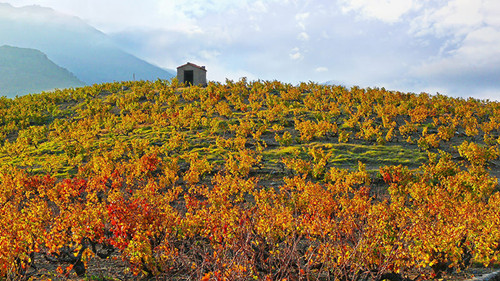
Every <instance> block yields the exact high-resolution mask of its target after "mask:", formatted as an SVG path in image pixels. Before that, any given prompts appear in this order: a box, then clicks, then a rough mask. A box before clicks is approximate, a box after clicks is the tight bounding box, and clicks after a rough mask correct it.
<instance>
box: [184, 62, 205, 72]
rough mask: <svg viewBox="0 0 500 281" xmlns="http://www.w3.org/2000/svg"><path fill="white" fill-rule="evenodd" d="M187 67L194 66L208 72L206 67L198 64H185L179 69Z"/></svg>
mask: <svg viewBox="0 0 500 281" xmlns="http://www.w3.org/2000/svg"><path fill="white" fill-rule="evenodd" d="M187 65H190V66H193V67H196V68H199V69H201V70H203V71H207V70H206V69H205V67H204V66H199V65H196V64H194V63H190V62H188V63H186V64H183V65H181V66H179V67H177V68H181V67H184V66H187Z"/></svg>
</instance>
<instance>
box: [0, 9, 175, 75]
mask: <svg viewBox="0 0 500 281" xmlns="http://www.w3.org/2000/svg"><path fill="white" fill-rule="evenodd" d="M0 45H10V46H16V47H21V48H31V49H37V50H39V51H41V52H43V53H45V54H46V55H47V57H48V58H49V59H50V60H52V61H53V62H54V63H55V64H57V65H59V66H61V67H63V68H65V69H67V70H68V71H70V72H71V73H73V74H74V75H75V76H76V77H77V78H78V79H79V80H81V81H83V82H84V83H85V84H88V85H90V84H95V83H103V82H112V81H123V80H133V79H134V78H135V79H136V80H156V79H157V78H162V79H169V78H172V77H173V76H174V75H173V74H172V73H170V72H168V71H167V70H165V69H162V68H160V67H158V66H155V65H153V64H150V63H148V62H146V61H144V60H141V59H139V58H137V57H135V56H133V55H131V54H129V53H127V52H125V51H123V50H122V49H121V48H120V46H118V45H116V44H114V43H113V41H112V40H111V39H110V38H109V37H108V36H107V35H106V34H104V33H102V32H100V31H99V30H97V29H95V28H93V27H92V26H90V25H88V24H87V23H86V22H84V21H83V20H82V19H80V18H78V17H72V16H68V15H64V14H61V13H59V12H57V11H55V10H53V9H50V8H44V7H40V6H26V7H20V8H17V7H13V6H11V5H10V4H5V3H0ZM0 67H1V66H0ZM0 79H2V78H1V77H0Z"/></svg>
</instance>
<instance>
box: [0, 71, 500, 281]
mask: <svg viewBox="0 0 500 281" xmlns="http://www.w3.org/2000/svg"><path fill="white" fill-rule="evenodd" d="M0 124H1V127H0V134H1V138H0V141H1V143H0V208H1V210H0V214H1V219H0V279H19V278H26V279H28V278H31V277H32V278H73V277H76V276H77V275H78V276H83V275H85V274H87V275H88V276H92V274H95V273H93V272H92V269H91V267H90V266H89V265H90V264H92V262H94V261H96V260H98V261H99V262H100V263H102V264H106V263H107V262H109V263H110V264H113V263H115V262H119V263H120V264H122V265H124V266H125V267H126V270H125V271H124V272H122V273H117V274H129V275H130V276H132V275H137V276H146V277H155V276H156V277H159V278H167V279H173V278H187V279H194V280H200V279H201V280H250V279H259V280H282V279H285V278H286V279H287V280H299V279H300V280H317V279H319V280H407V279H405V278H412V279H413V278H416V277H419V276H420V278H422V279H426V278H439V277H440V276H442V275H443V274H445V273H447V272H450V271H459V270H464V269H466V268H468V267H469V266H471V265H472V264H478V263H480V264H484V265H489V264H493V265H494V264H498V258H499V257H500V193H499V185H498V176H499V168H498V165H499V164H500V162H499V159H498V158H499V145H500V137H499V136H500V134H499V133H500V130H499V129H500V104H499V103H498V102H490V101H482V100H476V99H472V98H470V99H460V98H451V97H447V96H444V95H439V94H438V95H429V94H425V93H422V94H411V93H401V92H393V91H387V90H385V89H378V88H375V89H370V88H368V89H361V88H358V87H353V88H351V89H347V88H345V87H342V86H324V85H318V84H314V83H301V84H300V85H298V86H292V85H290V84H285V83H281V82H278V81H254V82H247V81H246V80H245V79H241V80H240V81H237V82H234V81H230V80H227V81H226V83H224V84H221V83H213V82H210V83H209V84H208V86H207V87H205V88H200V87H195V86H193V87H185V85H179V84H178V82H177V81H176V80H175V79H173V80H172V81H164V80H157V81H155V82H148V81H137V82H122V83H110V84H100V85H94V86H88V87H83V88H76V89H66V90H57V91H55V92H50V93H42V94H37V95H27V96H23V97H18V98H16V99H7V98H2V99H0ZM51 267H53V268H54V270H51V269H50V268H51ZM115 270H121V269H120V267H117V268H116V269H115ZM122 271H123V270H122Z"/></svg>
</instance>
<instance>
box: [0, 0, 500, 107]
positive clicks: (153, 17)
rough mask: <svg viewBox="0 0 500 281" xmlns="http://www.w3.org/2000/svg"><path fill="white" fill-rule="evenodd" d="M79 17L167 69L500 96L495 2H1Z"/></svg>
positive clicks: (499, 15) (498, 7)
mask: <svg viewBox="0 0 500 281" xmlns="http://www.w3.org/2000/svg"><path fill="white" fill-rule="evenodd" d="M0 2H2V0H0ZM3 2H6V3H10V4H12V5H13V6H16V7H20V6H25V5H32V4H37V5H41V6H45V7H51V8H53V9H55V10H57V11H60V12H62V13H65V14H69V15H75V16H78V17H80V18H82V19H83V20H85V21H86V22H87V23H89V24H91V25H92V26H94V27H96V28H97V29H99V30H101V31H103V32H104V33H107V34H109V35H110V36H111V37H112V38H113V39H114V40H116V41H117V42H118V43H119V44H120V45H121V46H122V47H123V48H124V49H125V50H127V51H129V52H131V53H133V54H135V55H136V56H138V57H140V58H143V59H145V60H147V61H149V62H151V63H154V64H156V65H159V66H161V67H165V68H170V69H175V68H176V67H177V66H179V65H181V64H184V63H185V62H187V61H190V62H193V63H197V64H200V65H205V66H206V67H207V69H208V73H207V75H208V79H209V80H218V81H224V80H225V79H226V78H229V79H233V80H238V79H239V78H240V77H247V78H248V79H249V80H254V79H264V80H274V79H277V80H281V81H284V82H291V83H294V84H295V83H298V82H301V81H305V82H307V81H310V80H311V81H316V82H326V81H333V82H334V83H336V84H343V85H347V86H350V85H359V86H361V87H385V88H386V89H389V90H400V91H405V92H406V91H410V92H415V93H420V92H428V93H431V94H434V93H436V92H440V93H442V94H447V95H451V96H462V97H468V96H474V97H477V98H489V99H497V100H500V1H499V0H448V1H445V0H309V1H307V0H266V1H252V0H205V1H203V0H189V1H188V0H141V1H138V0H85V1H80V0H39V1H32V0H10V1H7V0H3Z"/></svg>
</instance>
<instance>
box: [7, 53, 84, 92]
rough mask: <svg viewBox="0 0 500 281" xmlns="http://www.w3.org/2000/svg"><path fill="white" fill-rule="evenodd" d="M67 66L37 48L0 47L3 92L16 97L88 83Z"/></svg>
mask: <svg viewBox="0 0 500 281" xmlns="http://www.w3.org/2000/svg"><path fill="white" fill-rule="evenodd" d="M84 85H85V83H83V82H82V81H80V80H79V79H78V78H76V76H74V75H73V74H72V73H71V72H69V71H68V70H67V69H64V68H62V67H60V66H58V65H56V64H55V63H54V62H52V61H51V60H49V59H48V58H47V56H46V55H45V54H44V53H42V52H40V51H38V50H34V49H27V48H17V47H11V46H1V47H0V95H2V96H8V97H13V96H16V95H22V94H27V93H37V92H41V91H48V90H53V89H55V88H70V87H79V86H84Z"/></svg>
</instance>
